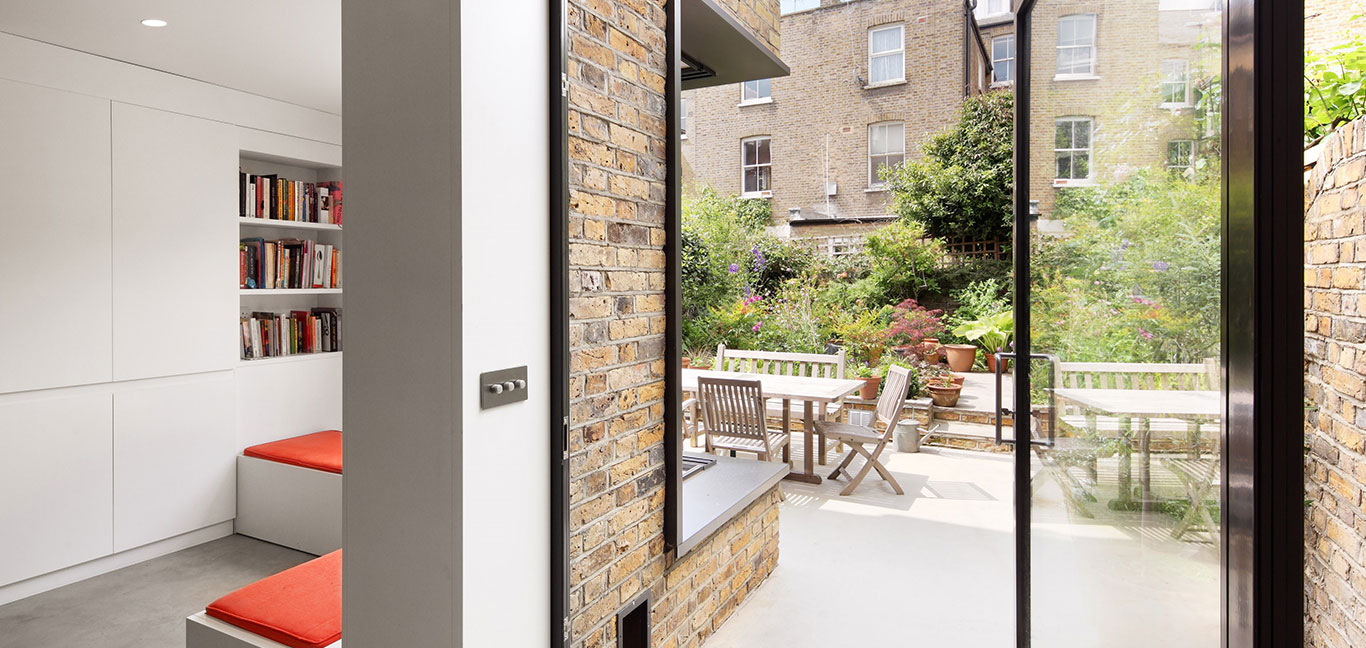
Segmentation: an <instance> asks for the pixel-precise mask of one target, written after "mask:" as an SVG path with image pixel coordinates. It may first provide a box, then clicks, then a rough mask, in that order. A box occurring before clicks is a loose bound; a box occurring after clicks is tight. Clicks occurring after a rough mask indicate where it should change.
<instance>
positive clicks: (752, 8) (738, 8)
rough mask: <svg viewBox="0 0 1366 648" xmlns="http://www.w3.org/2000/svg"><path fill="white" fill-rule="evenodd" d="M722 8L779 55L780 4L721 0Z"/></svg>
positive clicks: (764, 1) (745, 0) (767, 0)
mask: <svg viewBox="0 0 1366 648" xmlns="http://www.w3.org/2000/svg"><path fill="white" fill-rule="evenodd" d="M720 4H721V6H722V7H725V9H726V11H729V12H730V15H732V16H735V17H736V18H737V19H739V21H740V22H741V23H742V24H743V25H745V26H746V27H748V28H749V31H750V33H751V34H754V36H755V37H757V38H758V39H759V42H761V43H763V44H764V45H765V46H766V47H768V49H769V51H771V52H773V53H774V54H777V53H778V42H779V39H778V35H779V30H778V14H779V11H778V4H779V3H778V2H776V1H775V0H720Z"/></svg>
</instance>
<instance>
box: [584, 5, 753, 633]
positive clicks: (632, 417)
mask: <svg viewBox="0 0 1366 648" xmlns="http://www.w3.org/2000/svg"><path fill="white" fill-rule="evenodd" d="M732 5H733V6H741V7H746V8H748V10H749V11H751V12H753V13H754V14H755V16H762V15H763V11H764V10H767V11H769V12H770V13H773V14H776V13H777V6H778V5H777V0H744V2H741V3H739V4H738V5H737V4H734V3H732ZM665 6H666V3H665V0H571V1H570V3H569V15H568V19H569V33H570V56H569V67H568V73H569V103H570V113H569V131H570V133H569V136H570V153H569V156H570V168H569V182H570V222H569V230H570V232H569V238H570V240H569V246H570V259H569V263H570V278H569V283H570V318H571V323H570V331H569V334H570V419H571V421H570V425H571V427H570V459H569V470H570V628H571V632H572V636H573V643H572V645H573V646H574V648H599V647H603V646H613V645H615V642H616V635H615V633H616V627H615V615H616V613H617V612H618V610H620V609H621V608H622V607H624V606H626V605H627V604H628V603H630V602H631V601H632V600H633V599H635V598H636V597H638V596H639V595H640V594H641V593H642V592H643V591H646V590H649V591H650V592H651V594H652V600H653V606H652V608H653V609H652V618H653V619H654V622H655V625H654V628H653V632H654V635H655V643H654V645H656V646H661V647H662V648H670V647H675V648H691V647H694V646H696V645H697V644H698V643H699V642H700V638H701V637H705V636H707V635H708V634H710V632H711V631H712V630H713V629H714V628H715V627H716V626H718V625H719V624H720V623H721V622H722V621H724V619H725V617H726V616H728V615H729V614H730V612H731V611H732V610H733V609H734V607H735V604H736V602H738V601H739V600H741V599H743V596H744V594H745V593H746V592H748V591H750V590H751V589H753V588H754V587H755V586H757V585H758V584H759V583H760V582H762V580H763V579H764V578H765V577H766V576H767V575H768V573H769V571H771V570H772V565H773V563H774V562H776V560H777V521H776V515H777V511H776V506H777V503H776V502H777V500H776V495H775V494H774V493H770V494H769V496H768V497H766V498H764V499H762V500H760V502H759V503H756V504H754V505H753V506H752V507H751V508H750V511H749V512H747V513H745V514H744V515H742V516H741V517H740V518H737V519H736V520H735V521H733V522H731V523H730V524H729V525H727V526H726V527H724V528H722V529H721V530H720V531H718V532H717V534H716V536H715V537H714V538H713V539H712V540H710V541H708V542H707V544H705V545H704V546H702V547H700V548H699V549H697V550H695V552H694V554H693V556H695V557H689V558H688V559H687V560H684V561H683V562H682V563H681V564H679V565H675V564H674V556H673V555H672V552H671V551H668V550H667V548H666V547H665V541H664V540H665V539H664V533H663V530H664V481H665V479H664V478H665V466H664V401H663V397H664V371H665V361H664V321H665V320H664V318H665V311H664V306H665V303H664V282H665V273H664V238H665V234H664V223H665V216H666V212H665V188H666V186H665V177H666V162H665V157H664V151H665V139H664V138H665V134H666V125H665V112H664V106H665V103H664V75H665V73H666V72H667V60H666V57H665V51H666V50H665V32H664V28H665V25H666V24H667V22H668V21H667V17H666V14H665ZM769 38H771V40H772V41H773V43H774V46H775V47H776V40H777V36H776V34H772V35H770V36H769ZM742 540H743V541H742ZM678 573H686V574H688V576H687V578H686V581H687V585H686V588H683V589H680V588H682V587H683V586H682V585H680V584H679V583H678V582H676V581H677V577H675V582H671V581H669V580H668V579H669V578H670V575H671V574H678ZM681 615H682V616H683V618H681V619H680V616H681Z"/></svg>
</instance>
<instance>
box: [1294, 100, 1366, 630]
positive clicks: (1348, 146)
mask: <svg viewBox="0 0 1366 648" xmlns="http://www.w3.org/2000/svg"><path fill="white" fill-rule="evenodd" d="M1322 151H1323V155H1322V158H1320V160H1319V162H1318V164H1317V165H1316V166H1315V168H1314V170H1313V172H1312V173H1309V174H1307V175H1308V178H1307V181H1306V183H1305V216H1304V256H1305V267H1304V284H1305V293H1304V299H1305V313H1304V317H1305V326H1304V328H1305V336H1304V348H1305V354H1304V355H1305V378H1304V393H1305V398H1307V399H1308V400H1309V401H1311V402H1312V403H1313V404H1314V405H1315V408H1313V409H1311V410H1310V411H1309V412H1308V415H1307V416H1306V419H1305V435H1306V440H1307V443H1308V445H1309V451H1308V452H1307V453H1306V456H1305V466H1304V473H1305V498H1306V500H1308V501H1309V502H1310V505H1309V507H1308V508H1307V509H1306V511H1305V515H1306V518H1307V519H1306V524H1305V604H1306V605H1305V607H1306V620H1305V645H1306V646H1315V647H1320V646H1322V647H1332V648H1348V647H1349V646H1362V645H1366V543H1364V542H1363V538H1366V496H1364V495H1363V489H1366V434H1363V428H1366V380H1363V378H1362V376H1363V375H1366V281H1364V280H1363V276H1364V275H1366V224H1363V216H1364V215H1366V209H1364V208H1363V202H1362V192H1363V191H1366V184H1364V183H1363V182H1362V175H1363V169H1366V125H1363V123H1362V122H1361V121H1356V122H1353V123H1351V124H1347V125H1346V126H1344V127H1342V128H1341V129H1339V130H1338V131H1337V133H1335V134H1333V135H1330V136H1329V137H1328V139H1326V140H1325V141H1324V145H1323V149H1322Z"/></svg>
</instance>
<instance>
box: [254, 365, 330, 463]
mask: <svg viewBox="0 0 1366 648" xmlns="http://www.w3.org/2000/svg"><path fill="white" fill-rule="evenodd" d="M341 355H342V354H340V353H335V354H326V355H319V356H314V357H311V358H301V359H299V360H298V361H295V362H281V363H264V364H255V363H245V364H244V365H243V366H242V368H240V369H238V370H237V412H238V416H239V417H240V418H239V421H238V426H239V429H240V433H239V435H238V438H239V440H240V442H241V444H242V446H241V447H243V448H245V447H247V446H254V445H256V444H258V443H266V442H268V441H278V440H280V439H288V438H290V437H296V436H299V435H301V434H310V433H313V432H319V431H321V430H340V429H342V420H341V418H342V404H341V402H342V359H341Z"/></svg>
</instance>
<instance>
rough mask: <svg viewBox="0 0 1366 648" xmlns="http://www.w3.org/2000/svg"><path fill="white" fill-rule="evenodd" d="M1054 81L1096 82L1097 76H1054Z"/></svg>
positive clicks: (1098, 77) (1098, 78)
mask: <svg viewBox="0 0 1366 648" xmlns="http://www.w3.org/2000/svg"><path fill="white" fill-rule="evenodd" d="M1053 80H1054V81H1098V80H1100V75H1099V74H1055V75H1053Z"/></svg>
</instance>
